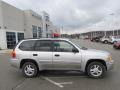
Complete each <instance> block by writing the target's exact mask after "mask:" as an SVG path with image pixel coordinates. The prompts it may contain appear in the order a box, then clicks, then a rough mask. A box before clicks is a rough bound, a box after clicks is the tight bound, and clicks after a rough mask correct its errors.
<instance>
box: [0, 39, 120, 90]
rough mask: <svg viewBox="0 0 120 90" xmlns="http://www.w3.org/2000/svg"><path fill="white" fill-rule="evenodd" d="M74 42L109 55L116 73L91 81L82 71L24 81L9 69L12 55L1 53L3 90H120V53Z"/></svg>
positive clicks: (48, 73)
mask: <svg viewBox="0 0 120 90" xmlns="http://www.w3.org/2000/svg"><path fill="white" fill-rule="evenodd" d="M72 41H73V42H75V43H77V44H79V45H80V46H81V47H82V46H84V47H88V48H92V49H98V50H105V51H108V52H110V53H111V54H112V56H113V59H114V60H115V65H114V69H113V70H111V71H109V72H107V75H106V76H105V77H104V78H102V79H92V78H89V77H87V76H86V75H84V74H83V73H82V72H79V71H42V72H40V73H39V75H38V77H36V78H24V77H23V76H22V74H21V71H17V70H16V69H15V68H13V67H11V66H10V61H9V60H10V54H9V53H10V52H7V53H0V90H120V50H115V49H113V48H112V45H106V44H101V43H93V42H90V41H88V40H80V39H76V40H72Z"/></svg>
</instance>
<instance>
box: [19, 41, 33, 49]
mask: <svg viewBox="0 0 120 90" xmlns="http://www.w3.org/2000/svg"><path fill="white" fill-rule="evenodd" d="M34 45H35V40H30V41H24V42H22V43H21V45H20V46H19V49H21V50H24V51H33V50H34Z"/></svg>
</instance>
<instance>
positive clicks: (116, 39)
mask: <svg viewBox="0 0 120 90" xmlns="http://www.w3.org/2000/svg"><path fill="white" fill-rule="evenodd" d="M118 41H120V36H111V37H110V40H109V42H110V43H111V44H114V43H116V42H118Z"/></svg>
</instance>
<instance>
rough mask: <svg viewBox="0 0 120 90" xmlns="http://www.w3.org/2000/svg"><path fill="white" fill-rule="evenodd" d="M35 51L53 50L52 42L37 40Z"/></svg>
mask: <svg viewBox="0 0 120 90" xmlns="http://www.w3.org/2000/svg"><path fill="white" fill-rule="evenodd" d="M35 51H52V42H51V41H47V40H44V41H42V40H39V41H37V42H36V45H35Z"/></svg>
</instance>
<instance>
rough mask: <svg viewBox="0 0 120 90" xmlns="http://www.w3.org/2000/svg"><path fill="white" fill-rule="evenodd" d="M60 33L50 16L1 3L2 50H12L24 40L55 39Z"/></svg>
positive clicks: (0, 42) (0, 35)
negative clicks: (56, 34)
mask: <svg viewBox="0 0 120 90" xmlns="http://www.w3.org/2000/svg"><path fill="white" fill-rule="evenodd" d="M53 33H60V30H59V28H58V27H56V26H54V25H53V24H52V22H51V21H50V17H49V14H48V13H46V12H42V14H41V15H39V14H37V13H36V12H34V11H32V10H21V9H18V8H16V7H14V6H12V5H9V4H7V3H5V2H4V1H0V48H1V49H11V48H13V47H14V46H15V44H16V43H17V42H19V41H20V40H22V39H24V38H42V37H53Z"/></svg>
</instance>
